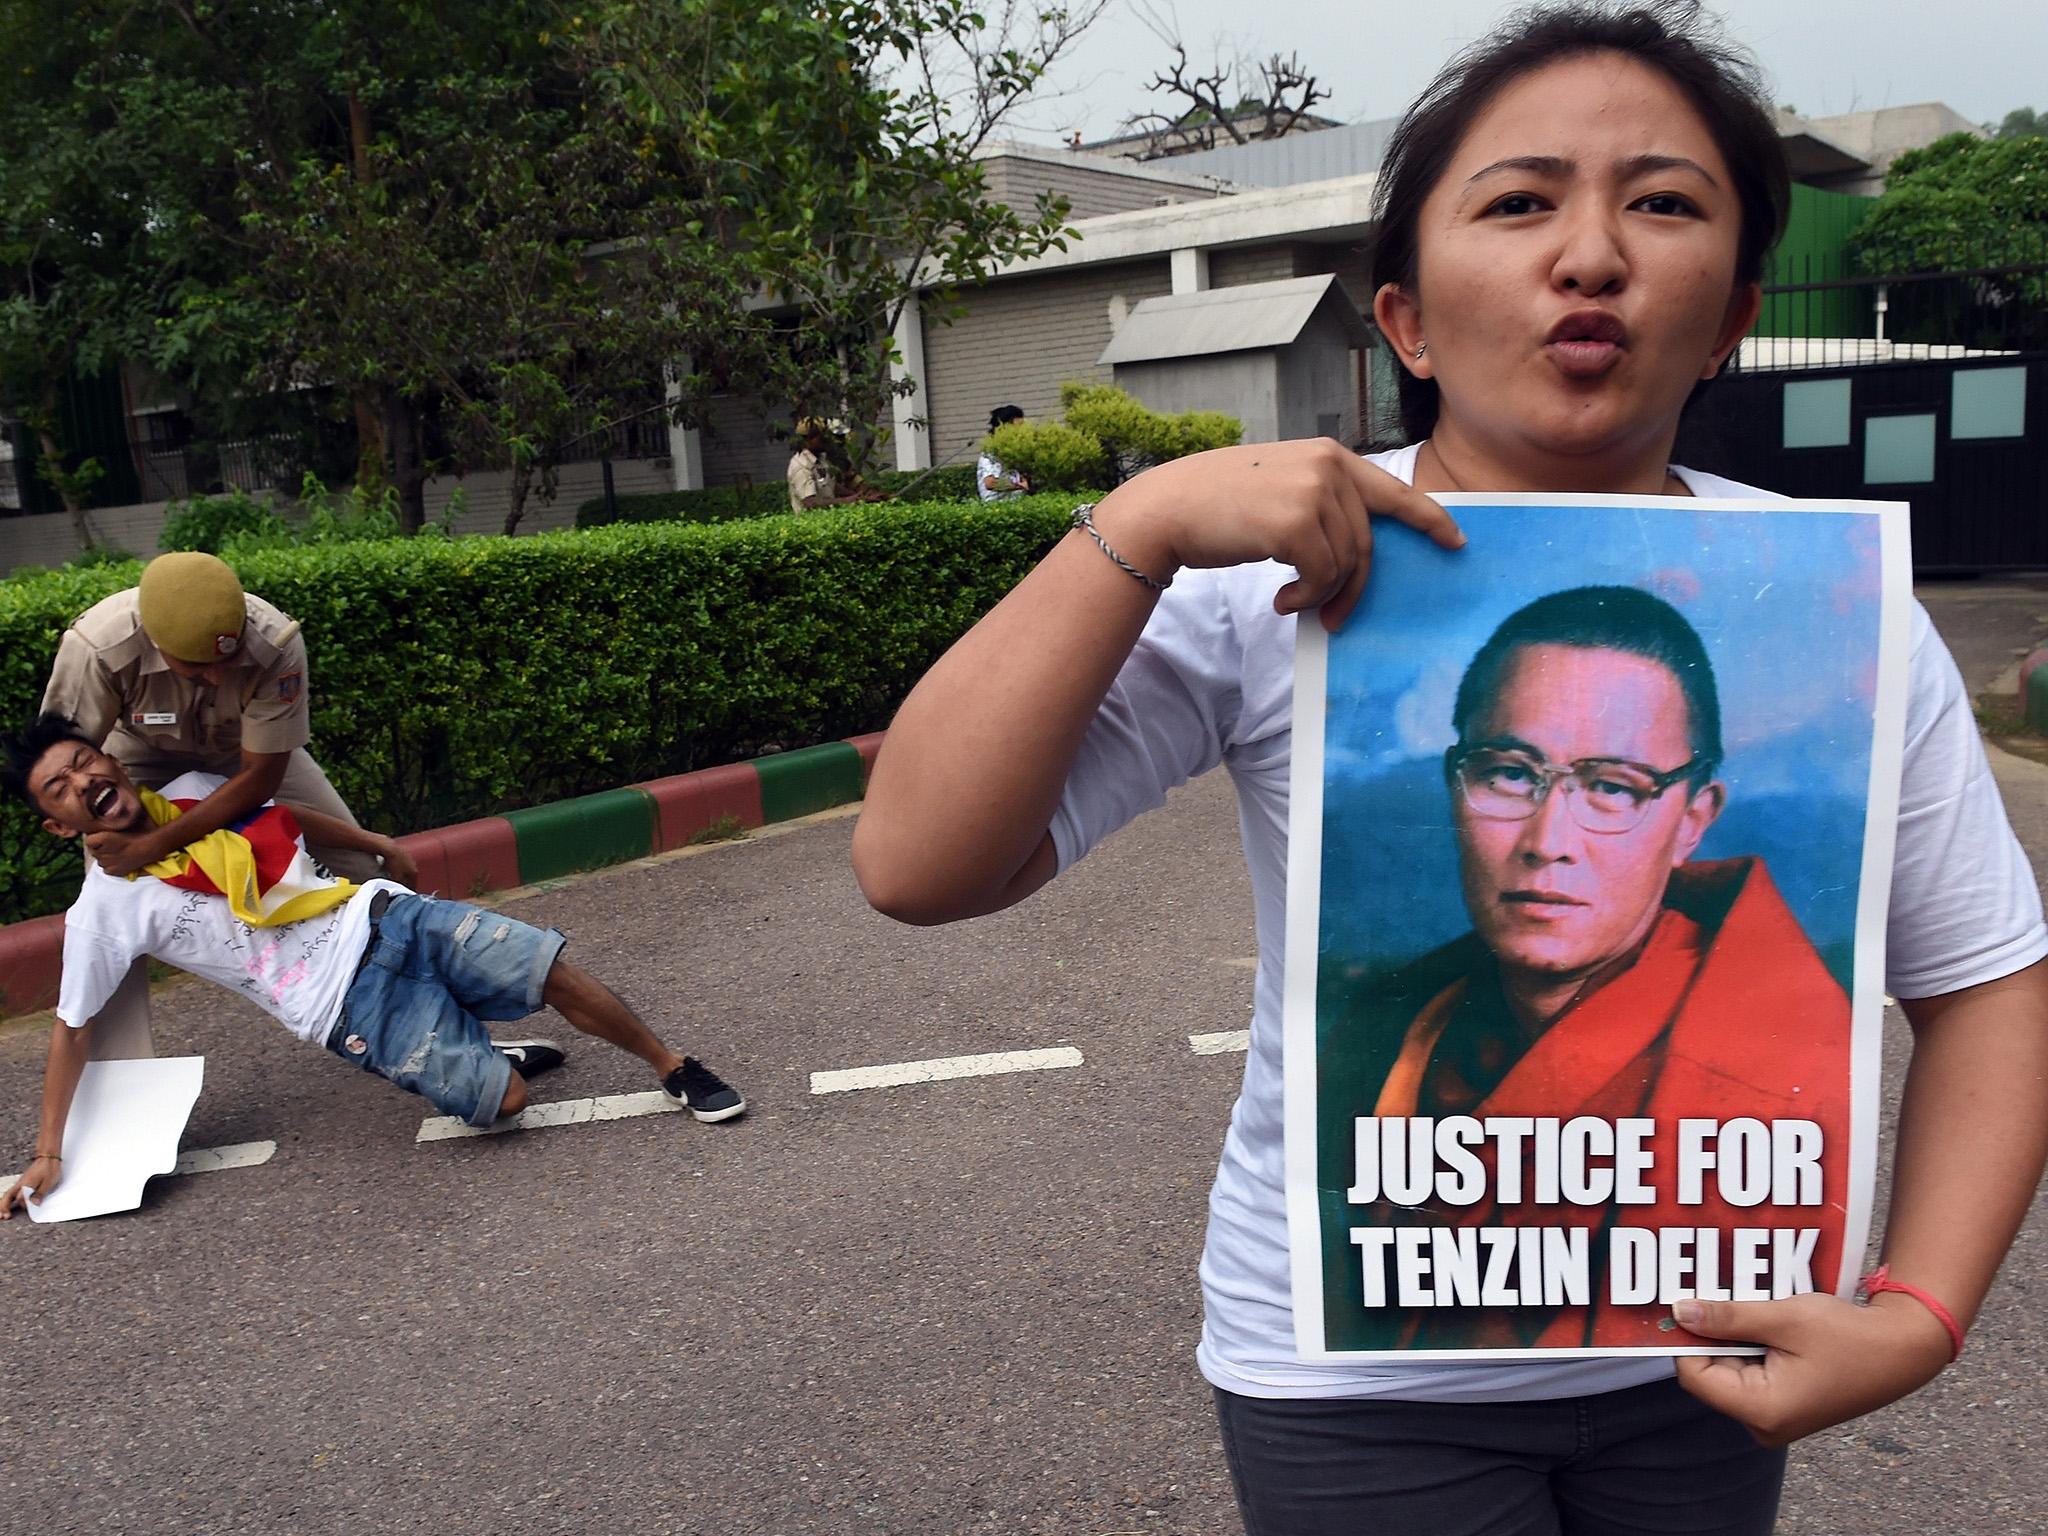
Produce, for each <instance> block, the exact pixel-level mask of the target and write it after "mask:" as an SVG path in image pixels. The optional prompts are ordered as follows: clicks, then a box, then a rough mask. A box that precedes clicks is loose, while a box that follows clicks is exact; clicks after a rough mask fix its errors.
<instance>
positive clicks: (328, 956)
mask: <svg viewBox="0 0 2048 1536" xmlns="http://www.w3.org/2000/svg"><path fill="white" fill-rule="evenodd" d="M225 782H226V780H224V779H222V778H220V777H218V776H217V775H214V774H210V773H187V774H183V775H181V776H180V777H178V778H176V779H173V780H172V781H171V782H170V783H168V784H166V785H165V786H164V787H163V789H162V791H161V793H162V795H163V797H164V798H165V799H166V800H199V799H204V798H205V797H206V796H207V795H210V794H212V793H213V791H214V790H216V789H218V788H219V787H220V786H221V785H222V784H224V783H225ZM305 847H306V840H305V838H304V836H303V835H302V836H301V837H300V838H299V850H300V857H301V858H304V859H306V860H308V861H309V862H312V855H311V854H308V853H306V851H305ZM314 867H315V868H316V869H317V870H318V872H319V874H320V875H322V876H325V878H326V880H327V882H328V883H330V884H332V883H333V881H334V877H333V876H332V875H331V874H328V873H327V872H326V871H325V870H324V869H320V868H319V866H318V865H317V864H315V866H314ZM378 891H394V892H397V893H399V894H401V895H403V894H405V891H406V888H405V887H404V886H402V885H400V884H399V883H398V882H397V881H395V880H372V881H370V882H368V883H367V884H366V885H364V886H363V887H362V889H361V890H359V891H357V892H356V894H355V895H354V896H352V897H350V898H349V899H348V900H347V901H346V902H343V903H342V904H341V905H340V906H337V907H330V908H329V909H328V910H327V911H325V912H322V913H320V914H319V915H318V916H317V917H308V918H302V919H301V920H300V921H298V922H296V923H281V924H279V925H278V926H277V927H274V928H251V927H250V926H249V925H248V924H247V923H245V922H243V921H242V920H241V919H239V918H238V917H236V916H235V914H234V913H233V912H231V911H230V910H229V909H228V900H227V898H226V897H225V896H218V895H211V894H208V893H207V892H204V891H187V890H180V889H179V888H178V887H176V886H172V885H166V884H164V882H163V881H161V880H158V879H156V878H155V877H154V876H151V875H137V876H136V877H135V878H134V879H133V880H126V879H121V878H118V877H116V876H114V875H110V874H108V873H107V872H106V871H105V870H103V869H101V868H100V867H99V866H98V865H97V864H95V863H93V862H92V861H91V860H90V859H88V860H86V865H85V884H84V885H83V886H81V887H80V888H79V892H78V900H77V901H75V902H73V903H72V904H71V910H70V911H68V912H66V913H65V914H64V976H63V980H62V982H61V983H60V984H59V988H58V994H57V1017H58V1018H60V1019H62V1020H63V1021H64V1022H65V1023H66V1024H68V1025H70V1026H71V1027H72V1028H73V1029H78V1028H81V1027H82V1026H84V1025H85V1024H86V1023H87V1022H88V1021H90V1020H91V1019H92V1017H93V1016H94V1015H95V1014H97V1013H98V1012H99V1011H100V1010H101V1009H102V1008H104V1007H106V1005H107V1000H108V999H109V998H110V997H112V996H113V995H114V989H115V988H116V987H118V986H120V984H121V980H122V978H123V977H125V976H126V975H127V974H128V968H129V967H130V966H132V965H133V964H134V963H135V962H136V960H138V959H139V958H141V957H142V956H144V955H150V956H153V957H154V958H156V959H158V960H161V961H163V962H164V963H165V964H166V965H174V966H176V967H177V968H178V969H179V970H181V971H190V972H191V973H192V974H193V975H195V976H204V977H205V978H206V979H207V980H208V981H217V982H219V983H220V984H221V985H222V986H224V987H226V988H227V989H228V990H229V991H231V992H237V993H240V994H241V995H242V996H243V997H246V998H248V999H249V1001H251V1002H252V1003H255V1004H256V1005H257V1006H258V1007H259V1008H261V1009H263V1011H264V1012H266V1013H268V1014H270V1015H271V1016H272V1017H273V1018H275V1019H277V1020H278V1021H279V1022H280V1023H281V1024H283V1025H284V1027H285V1028H286V1029H288V1030H290V1031H291V1032H292V1033H293V1034H295V1035H297V1036H298V1037H299V1038H300V1039H301V1040H311V1041H313V1042H314V1043H315V1044H322V1043H324V1042H325V1041H326V1038H327V1032H328V1031H329V1030H330V1029H331V1028H333V1026H334V1021H335V1019H336V1018H337V1017H339V1016H340V1013H341V1003H342V998H343V997H344V996H345V995H346V994H347V992H348V987H349V983H350V982H351V981H353V980H354V979H355V974H356V967H357V964H358V963H359V962H360V961H361V960H362V958H363V945H364V943H365V942H366V941H367V940H368V938H369V934H370V897H371V896H372V895H374V894H375V893H376V892H378Z"/></svg>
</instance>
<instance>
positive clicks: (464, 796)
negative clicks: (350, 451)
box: [0, 497, 1067, 921]
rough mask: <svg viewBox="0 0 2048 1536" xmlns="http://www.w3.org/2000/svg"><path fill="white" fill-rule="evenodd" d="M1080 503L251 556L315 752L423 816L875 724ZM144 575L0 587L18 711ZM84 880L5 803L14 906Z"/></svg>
mask: <svg viewBox="0 0 2048 1536" xmlns="http://www.w3.org/2000/svg"><path fill="white" fill-rule="evenodd" d="M1066 508H1067V503H1066V501H1065V500H1063V499H1062V500H1056V499H1054V498H1050V497H1036V498H1025V499H1023V500H1020V501H1014V502H1006V503H1002V504H1000V505H997V506H992V507H988V508H985V509H980V510H978V511H977V513H976V515H974V516H971V517H963V516H962V515H961V509H960V507H959V506H958V504H957V503H943V502H942V503H934V504H927V503H918V504H908V505H905V504H890V503H884V504H880V505H876V506H851V507H842V508H834V509H832V510H829V511H824V512H815V513H810V514H808V515H806V516H803V517H775V518H762V519H757V520H753V521H745V522H734V523H727V524H723V525H719V526H703V525H699V524H692V523H680V522H670V523H654V524H643V525H638V526H630V527H615V528H600V529H594V530H590V531H587V532H579V533H569V532H565V533H549V534H539V535H534V536H531V537H524V538H503V537H479V538H465V539H452V540H444V539H392V540H385V541H381V542H375V543H327V544H315V545H306V546H299V547H294V548H286V549H268V550H258V551H251V552H249V553H246V554H244V555H241V556H239V557H237V559H236V560H235V562H234V563H235V564H236V566H237V568H238V569H239V571H240V573H241V576H242V581H243V583H244V585H246V586H247V587H248V588H249V590H250V591H252V592H256V593H260V594H261V595H262V596H263V597H265V598H267V599H269V600H270V601H271V602H273V603H275V604H276V605H277V606H278V607H280V608H282V609H283V610H284V611H285V612H286V613H289V614H291V615H292V616H293V617H294V618H296V619H297V620H299V622H300V624H301V625H302V626H303V629H304V633H305V637H306V646H307V650H308V652H309V655H310V658H311V663H312V669H311V677H310V679H309V681H310V685H311V690H312V723H313V744H312V750H313V752H314V754H315V755H316V756H318V757H319V759H320V761H321V764H322V766H323V767H325V768H326V770H327V773H328V776H329V777H330V778H331V779H332V780H333V781H334V784H335V787H336V788H337V789H338V790H339V791H340V792H341V794H342V797H343V798H344V799H345V800H346V801H347V802H348V803H349V805H350V807H351V808H352V809H353V810H354V811H355V812H356V814H357V815H358V816H359V817H360V818H361V819H362V820H363V821H364V822H365V823H367V824H369V825H371V826H374V827H377V828H379V829H380V830H383V831H387V832H405V831H411V830H415V829H418V828H421V827H429V826H440V825H444V824H446V823H448V822H452V821H460V820H464V819H467V818H469V817H473V816H482V815H488V814H491V813H493V812H497V811H502V810H508V809H512V808H515V807H518V806H522V805H533V804H539V803H544V802H546V801H550V800H554V799H558V798H561V797H563V796H566V795H576V794H584V793H587V792H589V791H592V790H597V789H606V788H611V787H613V786H616V785H620V784H628V783H632V782H634V781H636V780H640V779H645V778H650V777H654V776H656V775H660V774H666V773H678V772H685V771H687V770H689V769H692V768H699V767H703V766H706V765H708V764H712V763H720V762H730V761H734V760H736V759H740V758H745V757H748V756H752V755H754V754H755V753H756V752H758V751H759V750H760V749H761V748H762V747H763V745H764V744H766V743H769V742H781V743H785V744H794V743H801V742H812V741H821V740H829V739H832V738H834V737H839V736H846V735H852V734H855V733H857V732H860V731H865V730H873V729H877V728H879V727H881V726H883V725H885V724H886V723H887V722H888V719H889V716H890V714H891V713H892V712H893V711H894V709H895V706H896V704H897V702H898V701H899V700H900V699H901V698H902V697H903V695H904V694H905V693H906V692H908V691H909V688H910V685H911V684H912V683H913V682H915V681H916V680H917V678H918V677H919V676H921V675H922V674H923V672H924V670H925V669H926V668H927V667H928V666H930V665H931V663H932V661H933V660H935V659H936V658H937V656H938V655H939V653H940V652H941V651H942V650H944V649H945V647H946V646H948V645H949V644H951V643H952V641H953V640H954V639H955V638H956V637H957V636H958V635H959V634H960V633H961V632H962V631H963V630H965V629H966V628H967V627H968V626H969V625H970V624H972V623H973V622H974V620H975V619H976V618H978V617H979V616H980V615H981V614H982V613H983V612H984V611H985V610H986V609H987V608H989V607H990V606H991V605H992V604H993V603H994V602H995V601H996V600H997V599H998V598H1000V597H1001V596H1002V595H1003V593H1004V592H1006V591H1008V590H1009V588H1010V587H1011V586H1012V585H1013V584H1014V583H1015V582H1016V581H1017V580H1018V579H1019V578H1020V577H1021V576H1022V575H1023V574H1024V572H1025V571H1026V570H1027V569H1028V568H1029V567H1030V566H1031V564H1032V563H1033V562H1034V561H1036V560H1037V559H1038V558H1039V556H1040V555H1042V554H1043V553H1044V551H1045V550H1046V549H1047V548H1048V547H1050V546H1051V544H1052V543H1053V542H1054V541H1055V540H1056V539H1058V538H1059V536H1060V535H1061V533H1062V532H1064V531H1065V529H1066V526H1067V523H1066ZM127 579H128V580H132V574H130V575H129V576H128V578H127ZM126 584H127V581H126V580H124V579H123V577H122V576H120V575H116V574H115V573H114V572H112V571H107V572H56V573H53V574H52V575H49V576H46V577H41V578H38V579H36V580H34V581H30V582H19V583H9V584H7V585H5V586H0V719H5V720H6V721H8V722H10V723H11V722H16V721H20V720H22V719H24V718H25V717H26V716H27V715H28V714H29V713H30V712H32V711H33V709H34V708H35V705H36V702H37V700H39V699H40V697H41V695H42V688H43V684H44V681H45V679H46V677H47V674H48V671H49V666H50V661H51V659H52V657H53V656H54V655H55V652H56V648H57V638H58V636H59V635H60V634H61V633H62V631H63V628H64V626H65V625H66V624H68V623H69V622H70V621H71V619H72V618H73V617H74V616H75V615H76V614H77V613H79V612H80V611H81V610H82V609H84V608H85V607H87V606H88V605H89V604H91V603H92V602H94V601H96V600H98V599H99V598H100V597H103V596H105V595H106V594H107V593H108V592H111V591H114V590H116V589H118V588H119V587H121V586H123V585H126ZM77 881H78V865H77V855H76V854H75V852H73V851H72V849H71V845H69V844H64V843H59V842H58V841H57V840H56V839H53V838H51V837H49V836H47V835H46V834H44V833H42V832H41V831H39V830H37V826H36V822H35V818H34V817H33V815H32V814H31V813H30V812H29V810H28V808H27V807H26V806H23V805H21V804H19V803H18V802H15V803H8V804H6V805H4V806H0V920H7V921H12V920H14V919H17V918H21V917H28V916H33V915H35V914H36V913H38V912H43V911H54V910H58V909H60V908H61V907H62V906H64V905H65V904H66V903H67V902H68V901H69V899H70V897H71V896H72V895H73V894H74V893H75V891H76V889H77Z"/></svg>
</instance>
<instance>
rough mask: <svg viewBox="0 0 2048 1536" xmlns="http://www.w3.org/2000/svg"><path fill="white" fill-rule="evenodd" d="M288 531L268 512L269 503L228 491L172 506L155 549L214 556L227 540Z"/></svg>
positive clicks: (190, 499)
mask: <svg viewBox="0 0 2048 1536" xmlns="http://www.w3.org/2000/svg"><path fill="white" fill-rule="evenodd" d="M288 532H289V530H288V529H287V528H286V527H285V522H284V519H283V518H281V517H279V516H278V515H277V514H276V513H275V512H273V511H272V510H271V509H270V504H269V503H268V502H263V501H258V500H257V499H256V498H255V497H254V496H251V495H249V494H248V493H247V492H245V491H229V492H228V493H227V494H226V495H224V496H192V497H188V498H187V499H185V500H184V501H180V502H174V503H172V505H171V507H170V508H169V510H168V512H167V514H166V515H165V517H164V528H163V532H162V534H160V535H159V536H158V538H157V548H158V549H162V550H167V551H168V550H174V549H196V550H199V551H201V552H202V553H204V554H209V555H217V554H219V553H220V552H221V549H222V547H223V546H224V545H226V543H227V542H228V540H230V539H234V538H239V537H241V536H243V535H253V536H257V537H265V536H269V535H272V534H276V535H284V534H287V533H288Z"/></svg>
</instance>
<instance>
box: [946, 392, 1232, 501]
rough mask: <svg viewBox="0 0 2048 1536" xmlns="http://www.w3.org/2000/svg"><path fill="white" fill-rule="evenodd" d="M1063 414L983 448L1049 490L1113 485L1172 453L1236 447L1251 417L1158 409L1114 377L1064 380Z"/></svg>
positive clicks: (999, 435) (1013, 426)
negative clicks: (1113, 382)
mask: <svg viewBox="0 0 2048 1536" xmlns="http://www.w3.org/2000/svg"><path fill="white" fill-rule="evenodd" d="M1060 410H1061V415H1062V418H1063V419H1062V420H1060V421H1013V422H1010V423H1008V424H1006V425H1004V426H1001V427H998V428H996V430H995V431H994V432H992V433H990V434H989V435H988V437H987V438H985V439H983V441H982V451H983V452H984V453H990V454H993V455H995V457H996V458H997V459H999V460H1000V461H1001V462H1002V465H1003V467H1004V468H1005V469H1008V470H1011V471H1013V472H1014V473H1017V474H1021V475H1024V476H1026V477H1027V478H1028V479H1029V480H1030V481H1031V484H1032V485H1033V487H1034V488H1036V489H1038V490H1042V491H1068V490H1112V489H1114V488H1115V487H1117V486H1119V485H1121V484H1123V482H1124V481H1126V480H1128V479H1129V478H1130V477H1131V476H1132V475H1135V474H1137V473H1138V472H1139V471H1140V470H1142V469H1146V468H1149V467H1150V466H1152V465H1154V464H1163V463H1165V462H1166V461H1167V460H1168V459H1178V458H1184V457H1186V456H1187V455H1188V454H1191V453H1201V452H1203V451H1205V450H1207V449H1210V448H1228V447H1230V446H1232V445H1233V444H1235V443H1236V442H1237V441H1238V440H1239V439H1240V438H1242V437H1243V436H1244V424H1243V423H1242V422H1240V421H1239V420H1238V419H1237V418H1236V417H1234V416H1227V415H1225V414H1224V413H1223V412H1221V411H1181V412H1179V413H1178V414H1169V413H1167V412H1162V411H1155V410H1153V409H1151V408H1150V407H1149V406H1146V405H1145V404H1143V403H1142V402H1141V401H1139V400H1138V399H1136V398H1135V397H1134V396H1132V395H1130V394H1127V393H1126V392H1125V391H1123V390H1121V389H1118V388H1116V387H1115V386H1114V385H1109V384H1082V383H1079V382H1078V381H1074V380H1069V381H1068V382H1067V383H1065V384H1062V385H1061V386H1060Z"/></svg>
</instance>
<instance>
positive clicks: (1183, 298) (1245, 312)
mask: <svg viewBox="0 0 2048 1536" xmlns="http://www.w3.org/2000/svg"><path fill="white" fill-rule="evenodd" d="M1372 344H1373V332H1372V328H1371V327H1370V326H1368V325H1367V324H1366V323H1365V321H1364V319H1363V318H1362V317H1361V316H1360V315H1359V313H1358V310H1357V308H1356V307H1355V306H1354V305H1353V304H1352V302H1351V300H1350V298H1349V296H1347V295H1346V294H1345V292H1344V290H1343V288H1342V287H1341V286H1339V284H1338V282H1337V279H1336V278H1335V277H1333V276H1330V275H1329V274H1323V275H1320V276H1315V277H1290V278H1283V279H1281V280H1280V281H1277V282H1270V283H1245V284H1242V285H1239V286H1236V287H1230V288H1210V289H1205V290H1203V291H1202V292H1200V293H1178V294H1174V295H1172V296H1171V297H1162V298H1153V299H1145V300H1143V301H1142V302H1140V303H1139V304H1138V305H1137V306H1136V307H1135V308H1133V309H1132V310H1131V312H1130V314H1129V315H1128V316H1126V317H1125V319H1124V323H1123V324H1122V326H1120V327H1119V328H1118V330H1117V333H1116V335H1115V336H1114V337H1112V338H1111V340H1110V343H1109V345H1108V346H1107V347H1105V348H1104V349H1103V352H1102V356H1101V357H1100V358H1099V359H1098V361H1099V362H1100V363H1101V364H1102V365H1103V366H1105V367H1108V368H1110V369H1112V370H1113V373H1114V378H1115V382H1116V386H1117V388H1119V389H1122V390H1126V391H1128V392H1129V393H1130V394H1132V395H1134V396H1136V397H1137V398H1138V399H1139V400H1141V401H1143V402H1144V403H1145V404H1146V405H1148V406H1150V407H1151V408H1152V409H1153V410H1155V411H1222V412H1224V413H1225V414H1227V415H1231V416H1235V417H1236V418H1237V419H1238V420H1239V421H1241V422H1243V423H1244V440H1245V441H1246V442H1248V443H1270V442H1278V441H1280V440H1281V439H1283V438H1294V437H1334V438H1339V439H1342V440H1345V441H1349V440H1351V439H1352V438H1353V437H1355V436H1356V435H1357V432H1358V405H1359V402H1358V385H1357V380H1358V371H1359V370H1358V362H1357V357H1358V354H1359V353H1362V352H1365V351H1366V350H1367V349H1369V348H1370V347H1371V346H1372Z"/></svg>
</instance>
